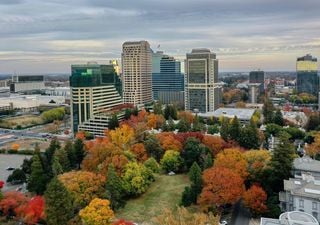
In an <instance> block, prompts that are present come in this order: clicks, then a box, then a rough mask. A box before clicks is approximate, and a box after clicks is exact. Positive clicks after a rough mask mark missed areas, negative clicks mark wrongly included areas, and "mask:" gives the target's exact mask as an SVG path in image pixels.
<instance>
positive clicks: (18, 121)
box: [0, 115, 43, 129]
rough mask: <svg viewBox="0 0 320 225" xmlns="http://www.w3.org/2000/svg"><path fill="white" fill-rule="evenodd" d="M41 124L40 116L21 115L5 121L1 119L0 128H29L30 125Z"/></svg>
mask: <svg viewBox="0 0 320 225" xmlns="http://www.w3.org/2000/svg"><path fill="white" fill-rule="evenodd" d="M39 124H43V120H42V118H41V116H38V115H23V116H16V117H9V118H6V119H2V120H1V121H0V127H2V128H10V129H11V128H17V126H19V125H20V126H21V128H24V127H29V126H32V125H39Z"/></svg>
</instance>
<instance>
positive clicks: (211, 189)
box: [198, 166, 244, 209]
mask: <svg viewBox="0 0 320 225" xmlns="http://www.w3.org/2000/svg"><path fill="white" fill-rule="evenodd" d="M202 180H203V189H202V192H201V194H200V196H199V198H198V204H200V205H201V206H202V207H203V208H205V209H209V208H211V207H216V208H219V207H221V206H224V205H226V204H235V203H236V202H237V201H238V200H239V199H240V198H241V196H242V194H243V191H244V184H243V179H242V178H241V177H240V176H239V175H238V174H237V173H235V172H233V171H232V170H230V169H228V168H224V167H216V166H214V167H212V168H209V169H207V170H205V171H204V172H203V175H202Z"/></svg>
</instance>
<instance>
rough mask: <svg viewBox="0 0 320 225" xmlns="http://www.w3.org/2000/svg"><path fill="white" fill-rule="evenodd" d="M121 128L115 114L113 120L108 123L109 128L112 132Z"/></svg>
mask: <svg viewBox="0 0 320 225" xmlns="http://www.w3.org/2000/svg"><path fill="white" fill-rule="evenodd" d="M117 127H119V121H118V117H117V115H116V114H113V115H112V117H111V119H110V120H109V123H108V128H109V129H110V130H114V129H115V128H117Z"/></svg>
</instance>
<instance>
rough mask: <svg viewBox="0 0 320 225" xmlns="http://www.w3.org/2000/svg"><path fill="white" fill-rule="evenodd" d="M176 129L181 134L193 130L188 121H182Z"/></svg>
mask: <svg viewBox="0 0 320 225" xmlns="http://www.w3.org/2000/svg"><path fill="white" fill-rule="evenodd" d="M176 128H177V129H178V130H179V132H188V131H190V129H191V124H190V123H189V122H188V121H187V120H185V119H181V120H180V121H179V123H178V124H177V126H176Z"/></svg>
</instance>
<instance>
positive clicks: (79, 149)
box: [73, 138, 85, 169]
mask: <svg viewBox="0 0 320 225" xmlns="http://www.w3.org/2000/svg"><path fill="white" fill-rule="evenodd" d="M73 151H74V156H75V163H76V165H77V168H78V169H79V168H80V165H81V162H82V160H83V158H84V157H85V150H84V144H83V141H82V140H81V139H79V138H77V139H76V141H75V142H74V145H73Z"/></svg>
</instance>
